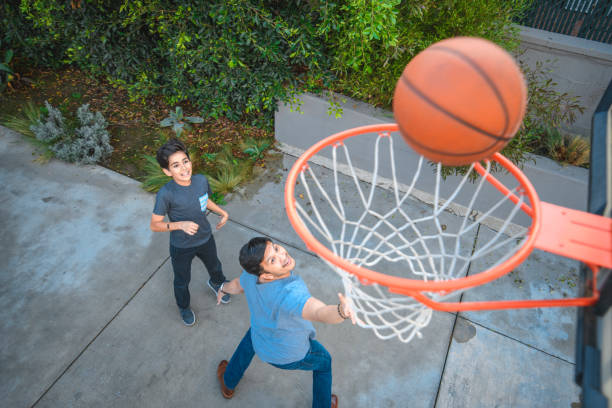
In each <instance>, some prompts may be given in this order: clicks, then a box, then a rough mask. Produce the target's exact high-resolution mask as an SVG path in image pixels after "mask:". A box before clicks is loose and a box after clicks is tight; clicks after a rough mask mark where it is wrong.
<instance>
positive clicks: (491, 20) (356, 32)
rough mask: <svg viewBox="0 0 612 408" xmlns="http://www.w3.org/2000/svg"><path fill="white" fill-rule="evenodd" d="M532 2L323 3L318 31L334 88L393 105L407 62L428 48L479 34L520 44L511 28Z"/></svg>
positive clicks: (509, 46) (389, 0) (505, 44)
mask: <svg viewBox="0 0 612 408" xmlns="http://www.w3.org/2000/svg"><path fill="white" fill-rule="evenodd" d="M529 2H530V0H409V1H402V2H400V1H399V0H380V1H376V2H370V1H365V0H345V1H342V2H334V3H331V2H330V3H327V2H322V4H321V10H322V23H321V24H320V25H319V27H318V31H319V33H320V34H321V35H323V36H325V38H326V40H327V45H328V49H329V51H330V54H331V58H332V65H331V69H332V70H333V71H334V73H335V74H336V75H337V76H338V81H337V82H336V83H335V84H334V86H335V90H336V91H338V92H340V93H343V94H345V95H347V96H351V97H354V98H357V99H359V100H362V101H366V102H369V103H372V104H374V105H378V106H382V107H386V108H388V107H390V106H391V100H392V98H393V90H394V88H395V84H396V83H397V79H398V78H399V77H400V75H401V73H402V71H403V69H404V67H405V66H406V64H407V63H408V62H409V61H410V60H411V59H412V58H413V57H414V56H415V55H416V54H417V53H419V52H420V51H422V50H424V49H425V48H427V47H428V46H429V45H431V44H433V43H435V42H437V41H440V40H442V39H445V38H449V37H454V36H460V35H462V36H478V37H483V38H486V39H489V40H491V41H493V42H495V43H497V44H499V45H501V46H502V47H504V48H506V49H507V50H514V49H515V48H516V46H517V45H518V40H517V36H516V29H515V28H514V27H513V26H512V25H511V22H512V20H513V19H514V18H516V17H517V16H518V15H520V14H521V13H522V12H523V11H524V10H525V7H526V6H527V4H528V3H529Z"/></svg>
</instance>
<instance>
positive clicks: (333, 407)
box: [331, 394, 338, 408]
mask: <svg viewBox="0 0 612 408" xmlns="http://www.w3.org/2000/svg"><path fill="white" fill-rule="evenodd" d="M331 408H338V396H337V395H336V394H332V403H331Z"/></svg>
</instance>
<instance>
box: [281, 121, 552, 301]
mask: <svg viewBox="0 0 612 408" xmlns="http://www.w3.org/2000/svg"><path fill="white" fill-rule="evenodd" d="M397 131H398V125H397V124H395V123H386V124H376V125H368V126H360V127H356V128H353V129H349V130H345V131H342V132H339V133H335V134H333V135H331V136H329V137H327V138H325V139H323V140H321V141H319V142H317V143H316V144H314V145H313V146H311V147H310V148H309V149H308V150H306V151H305V152H304V153H303V154H302V155H301V156H300V157H299V158H298V160H297V161H296V162H295V163H294V165H293V167H292V168H291V170H290V171H289V175H288V176H287V181H286V183H285V209H286V211H287V216H288V217H289V221H290V222H291V225H292V226H293V229H294V230H295V231H296V233H297V234H298V236H299V237H300V238H301V239H302V240H303V241H304V243H305V244H306V247H307V248H308V249H309V250H311V251H313V252H315V253H317V254H318V255H319V256H321V257H322V258H323V259H325V260H327V261H328V262H330V263H332V264H334V265H336V266H337V267H339V268H341V269H343V270H345V271H347V272H349V273H351V274H353V275H355V276H357V277H358V278H359V279H360V281H362V283H368V284H369V283H378V284H380V285H383V286H386V287H388V288H389V289H390V290H392V291H394V292H406V291H428V292H452V291H456V290H459V289H464V288H469V287H473V286H478V285H482V284H484V283H487V282H490V281H492V280H495V279H497V278H499V277H501V276H503V275H505V274H507V273H509V272H510V271H512V270H513V269H514V268H516V267H517V266H518V265H519V264H520V263H521V262H523V261H524V260H525V258H527V257H528V256H529V254H530V253H531V252H532V251H533V249H534V245H535V242H536V238H537V236H538V234H539V232H540V229H541V205H540V199H539V197H538V194H537V193H536V190H535V188H534V187H533V185H532V184H531V182H530V181H529V179H528V178H527V176H525V174H524V173H523V172H522V171H521V170H520V169H519V168H518V167H517V166H515V165H514V164H513V163H512V162H511V161H510V160H508V159H507V158H506V157H504V156H503V155H501V154H500V153H494V154H493V156H492V157H491V159H492V160H494V161H496V162H497V163H499V164H500V165H501V166H503V167H504V168H505V169H506V170H508V172H510V173H511V174H512V175H513V176H514V177H515V178H516V180H517V181H518V182H519V183H520V185H521V187H522V188H523V194H525V195H526V196H527V197H528V198H529V204H530V205H529V206H528V205H527V204H524V205H523V208H524V209H525V207H526V210H527V211H525V212H526V213H527V215H529V216H530V217H531V219H532V223H531V226H530V227H529V228H528V232H527V237H526V239H525V240H524V242H523V243H522V245H521V246H520V247H519V248H518V249H517V250H516V252H515V253H514V254H512V256H510V258H508V259H507V260H505V261H504V262H502V263H501V264H499V265H497V266H495V267H492V268H489V269H487V270H485V271H482V272H478V273H475V274H474V275H470V276H465V277H462V278H456V279H452V280H447V281H428V282H425V281H422V280H417V279H409V278H401V277H397V276H389V275H386V274H384V273H381V272H376V271H373V270H371V269H368V268H364V267H361V266H357V265H355V264H353V263H351V262H349V261H347V260H346V259H344V258H342V257H339V256H338V255H336V254H334V253H333V252H332V251H330V250H329V249H328V248H327V247H326V246H325V245H323V244H321V243H320V242H319V241H318V240H317V239H316V238H315V237H314V236H313V235H312V234H311V233H310V231H309V230H308V228H307V227H306V226H305V225H304V223H303V222H302V220H301V219H300V217H299V215H298V213H297V208H296V199H295V185H296V181H297V178H298V176H299V174H300V173H301V172H303V171H305V170H306V168H307V167H308V161H309V160H310V159H311V158H312V157H313V156H314V155H316V154H317V153H318V152H320V151H321V150H323V149H324V148H325V147H327V146H330V145H333V144H335V143H338V142H341V141H343V140H345V139H348V138H350V137H353V136H356V135H360V134H364V133H381V132H397ZM487 160H490V159H487ZM487 180H488V181H490V182H491V180H490V179H489V178H487ZM493 180H494V181H495V182H497V183H499V182H498V181H497V180H496V179H493ZM495 182H492V184H494V185H495V187H496V188H498V189H499V186H498V185H496V183H495ZM502 187H503V185H502Z"/></svg>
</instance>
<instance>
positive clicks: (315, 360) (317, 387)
mask: <svg viewBox="0 0 612 408" xmlns="http://www.w3.org/2000/svg"><path fill="white" fill-rule="evenodd" d="M254 355H255V350H253V343H252V342H251V329H249V330H247V332H246V334H245V335H244V337H243V338H242V341H241V342H240V344H239V345H238V348H237V349H236V351H234V355H233V356H232V358H231V360H230V361H229V364H228V365H227V368H226V369H225V374H224V376H223V381H224V382H225V386H226V387H227V388H229V389H230V390H233V389H234V388H236V386H237V385H238V383H239V382H240V379H241V378H242V375H243V374H244V372H245V371H246V369H247V368H249V364H251V360H252V359H253V356H254ZM270 364H272V363H270ZM272 365H273V366H274V367H278V368H281V369H283V370H304V371H312V407H313V408H330V407H331V388H332V366H331V356H330V355H329V353H328V352H327V350H325V347H323V346H322V345H321V343H319V342H318V341H316V340H312V339H311V340H310V350H308V353H306V357H304V359H302V360H300V361H296V362H293V363H289V364H272Z"/></svg>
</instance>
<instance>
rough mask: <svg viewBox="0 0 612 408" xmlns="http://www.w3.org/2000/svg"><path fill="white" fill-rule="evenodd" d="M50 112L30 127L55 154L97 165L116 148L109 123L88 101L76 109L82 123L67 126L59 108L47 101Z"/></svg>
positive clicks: (61, 157)
mask: <svg viewBox="0 0 612 408" xmlns="http://www.w3.org/2000/svg"><path fill="white" fill-rule="evenodd" d="M45 107H46V109H47V115H46V117H45V118H40V119H39V120H38V121H37V123H36V124H34V125H32V126H31V127H30V129H31V131H32V133H33V134H34V136H35V138H36V139H37V140H38V141H40V142H42V143H43V144H45V145H47V146H48V148H49V150H50V151H51V152H53V154H54V155H55V157H57V158H58V159H60V160H65V161H67V162H71V163H78V164H94V163H97V162H99V161H102V160H104V159H106V158H107V157H108V156H110V154H111V153H112V151H113V148H112V146H111V145H110V140H109V135H108V131H107V130H106V127H107V123H106V120H105V119H104V117H103V116H102V114H101V113H100V112H96V113H95V114H94V113H92V112H91V111H90V110H89V104H85V105H82V106H81V107H79V109H78V110H77V119H78V123H79V126H78V127H74V128H73V127H71V126H67V125H66V120H65V119H64V116H63V115H62V113H61V112H60V111H59V109H56V108H54V107H53V106H51V105H50V104H49V102H45Z"/></svg>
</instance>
